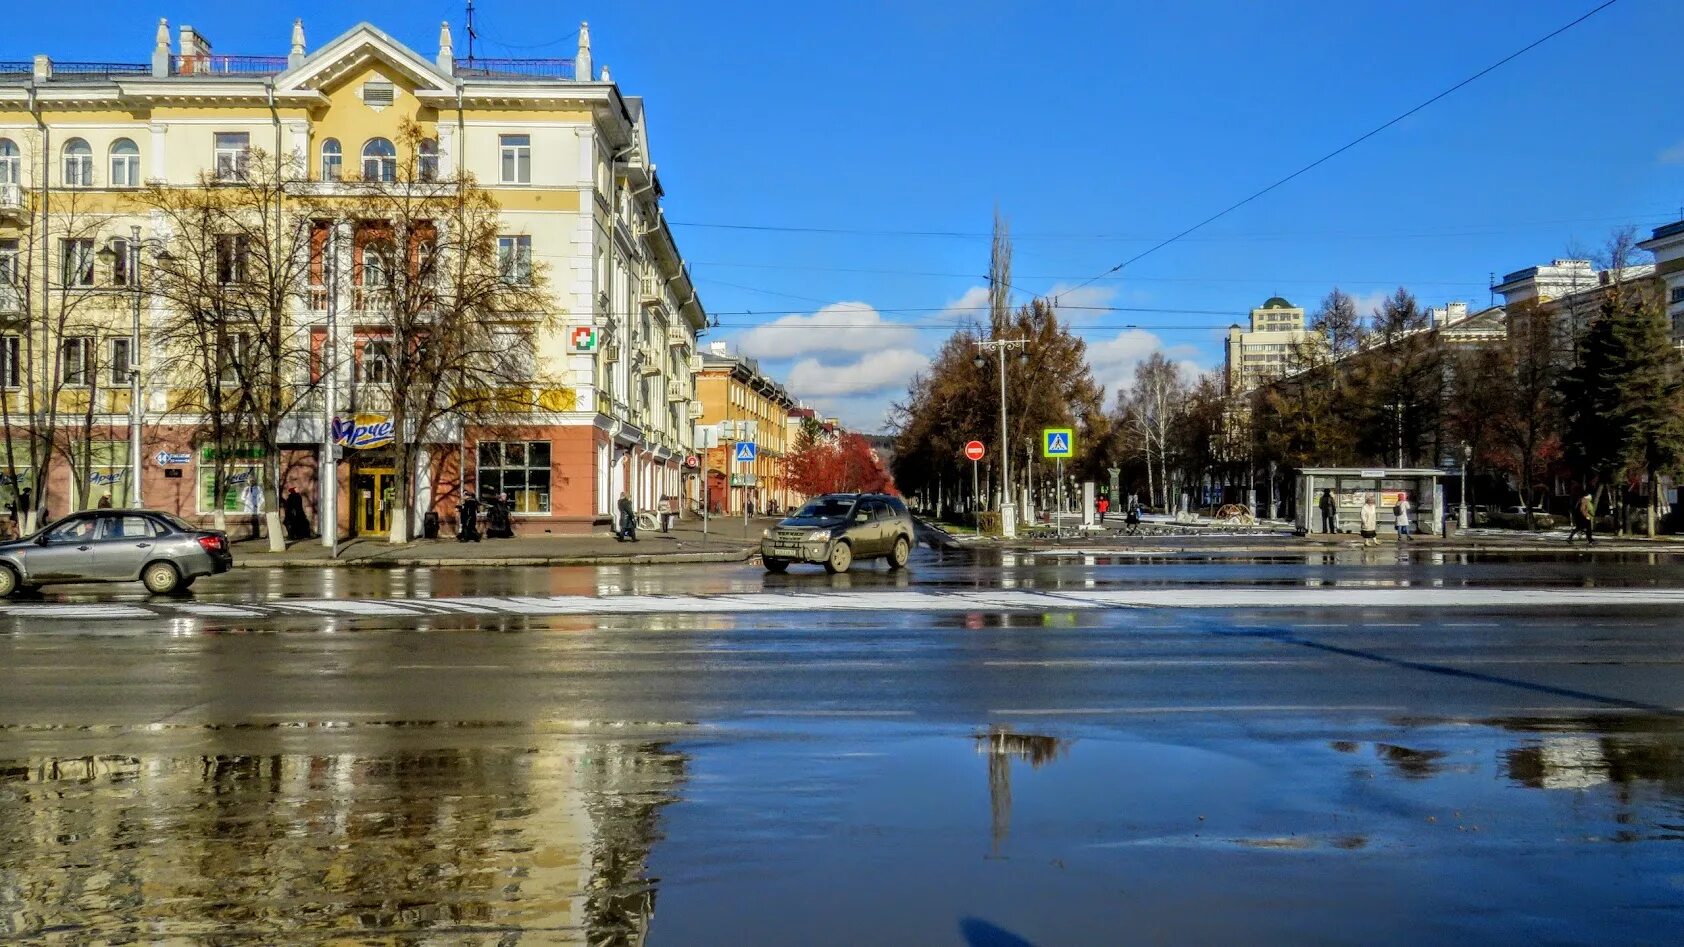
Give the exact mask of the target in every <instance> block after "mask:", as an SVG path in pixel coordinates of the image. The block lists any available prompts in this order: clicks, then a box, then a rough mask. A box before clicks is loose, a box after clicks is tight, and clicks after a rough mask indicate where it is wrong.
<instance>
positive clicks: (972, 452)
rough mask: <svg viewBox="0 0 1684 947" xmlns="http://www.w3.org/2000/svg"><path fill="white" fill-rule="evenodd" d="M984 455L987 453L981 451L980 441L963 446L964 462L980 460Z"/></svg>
mask: <svg viewBox="0 0 1684 947" xmlns="http://www.w3.org/2000/svg"><path fill="white" fill-rule="evenodd" d="M985 453H987V452H986V451H984V450H983V449H982V442H981V441H971V442H970V443H968V444H966V445H965V459H966V460H981V459H982V455H983V454H985Z"/></svg>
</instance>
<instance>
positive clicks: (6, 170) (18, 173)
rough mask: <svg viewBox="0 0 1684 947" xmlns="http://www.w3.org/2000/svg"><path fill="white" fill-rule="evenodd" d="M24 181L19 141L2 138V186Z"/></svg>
mask: <svg viewBox="0 0 1684 947" xmlns="http://www.w3.org/2000/svg"><path fill="white" fill-rule="evenodd" d="M22 183H23V158H22V157H21V156H20V155H19V154H18V146H17V143H15V142H13V141H12V140H11V139H10V138H0V187H5V186H6V185H8V184H22ZM0 196H4V195H0Z"/></svg>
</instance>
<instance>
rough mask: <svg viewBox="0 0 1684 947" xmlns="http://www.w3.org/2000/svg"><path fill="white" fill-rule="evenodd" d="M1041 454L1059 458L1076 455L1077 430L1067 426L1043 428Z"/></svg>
mask: <svg viewBox="0 0 1684 947" xmlns="http://www.w3.org/2000/svg"><path fill="white" fill-rule="evenodd" d="M1041 456H1042V457H1046V458H1059V459H1069V458H1071V457H1074V456H1076V432H1075V431H1073V430H1071V429H1070V428H1067V427H1049V428H1042V429H1041Z"/></svg>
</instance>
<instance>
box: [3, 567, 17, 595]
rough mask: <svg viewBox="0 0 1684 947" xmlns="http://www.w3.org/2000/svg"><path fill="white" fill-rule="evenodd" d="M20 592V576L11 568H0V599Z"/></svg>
mask: <svg viewBox="0 0 1684 947" xmlns="http://www.w3.org/2000/svg"><path fill="white" fill-rule="evenodd" d="M17 591H18V574H17V573H16V572H13V571H12V567H11V566H0V598H6V597H8V596H10V595H14V594H16V593H17Z"/></svg>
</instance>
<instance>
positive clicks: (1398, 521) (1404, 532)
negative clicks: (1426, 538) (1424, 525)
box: [1392, 493, 1415, 542]
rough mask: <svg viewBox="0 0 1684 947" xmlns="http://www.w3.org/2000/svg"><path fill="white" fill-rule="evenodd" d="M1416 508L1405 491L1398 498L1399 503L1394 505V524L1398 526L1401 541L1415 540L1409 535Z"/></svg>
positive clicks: (1398, 535)
mask: <svg viewBox="0 0 1684 947" xmlns="http://www.w3.org/2000/svg"><path fill="white" fill-rule="evenodd" d="M1414 512H1415V511H1414V509H1413V508H1412V507H1411V506H1410V504H1409V494H1407V493H1405V494H1402V495H1400V496H1399V497H1398V498H1397V505H1396V506H1394V507H1392V525H1394V526H1396V527H1397V538H1398V541H1399V542H1414V539H1413V538H1411V537H1410V535H1409V527H1410V525H1411V524H1412V523H1413V522H1414Z"/></svg>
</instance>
